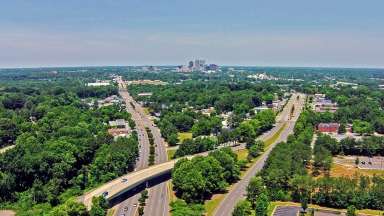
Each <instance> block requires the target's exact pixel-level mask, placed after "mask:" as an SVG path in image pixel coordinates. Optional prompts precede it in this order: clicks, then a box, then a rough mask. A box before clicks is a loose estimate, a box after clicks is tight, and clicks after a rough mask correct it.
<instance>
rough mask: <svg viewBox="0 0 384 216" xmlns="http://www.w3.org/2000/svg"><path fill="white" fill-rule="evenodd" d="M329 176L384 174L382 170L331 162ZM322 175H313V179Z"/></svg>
mask: <svg viewBox="0 0 384 216" xmlns="http://www.w3.org/2000/svg"><path fill="white" fill-rule="evenodd" d="M308 173H312V169H311V168H309V169H308ZM330 174H331V177H354V176H355V175H358V176H361V175H364V176H371V177H372V176H373V175H384V170H369V169H359V168H356V167H355V166H349V165H342V164H338V163H333V164H332V167H331V172H330ZM321 177H324V174H323V173H321V174H320V175H318V176H316V177H314V178H315V179H317V178H321Z"/></svg>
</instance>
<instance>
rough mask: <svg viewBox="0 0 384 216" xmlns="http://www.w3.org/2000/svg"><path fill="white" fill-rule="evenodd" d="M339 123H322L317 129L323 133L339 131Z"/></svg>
mask: <svg viewBox="0 0 384 216" xmlns="http://www.w3.org/2000/svg"><path fill="white" fill-rule="evenodd" d="M339 127H340V124H339V123H320V124H319V125H317V130H318V131H320V132H322V133H337V132H338V131H339Z"/></svg>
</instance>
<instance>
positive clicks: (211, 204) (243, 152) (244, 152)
mask: <svg viewBox="0 0 384 216" xmlns="http://www.w3.org/2000/svg"><path fill="white" fill-rule="evenodd" d="M286 126H287V125H286V124H284V125H283V126H281V127H280V129H279V130H278V131H277V132H276V133H275V134H273V135H272V136H271V137H270V138H269V139H267V140H265V141H264V144H265V149H268V147H269V146H270V145H271V144H272V143H274V142H276V141H277V139H278V138H279V137H280V135H281V132H283V130H284V129H285V127H286ZM235 153H236V154H237V157H238V159H239V160H246V159H247V156H248V149H240V150H237V151H235ZM259 158H260V156H259V157H257V158H255V159H253V160H252V161H250V162H249V163H248V164H247V167H248V168H249V167H251V166H252V165H253V164H254V163H256V162H257V161H258V160H259ZM247 171H248V170H245V171H242V172H241V174H240V176H241V177H242V176H244V175H245V173H246V172H247ZM233 185H234V184H233ZM233 185H231V186H229V188H228V190H227V191H230V190H231V187H233ZM226 194H227V193H222V194H215V195H213V196H212V198H211V199H210V200H207V201H205V203H204V207H205V210H206V211H207V216H211V215H213V212H214V211H215V209H216V208H217V206H219V204H220V202H221V201H222V200H223V199H224V197H225V195H226Z"/></svg>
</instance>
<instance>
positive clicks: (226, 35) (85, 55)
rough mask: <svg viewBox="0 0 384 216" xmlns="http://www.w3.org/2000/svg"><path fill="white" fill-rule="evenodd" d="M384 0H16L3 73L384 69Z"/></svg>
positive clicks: (8, 14) (5, 33)
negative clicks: (135, 68)
mask: <svg viewBox="0 0 384 216" xmlns="http://www.w3.org/2000/svg"><path fill="white" fill-rule="evenodd" d="M383 6H384V3H382V1H378V0H374V1H370V2H369V4H368V3H365V2H359V1H346V0H342V1H338V2H333V1H330V0H326V1H321V2H307V1H303V0H296V1H290V2H279V3H278V4H277V3H276V2H270V1H269V2H268V1H243V2H242V4H239V3H237V4H235V3H233V2H230V1H210V2H204V1H200V0H199V1H196V2H194V3H193V4H186V3H182V2H178V1H159V2H151V3H149V2H143V1H130V2H124V1H113V2H112V1H98V2H97V4H95V3H93V1H81V2H77V1H65V2H50V1H43V0H41V1H35V2H33V3H28V2H25V1H12V2H6V3H3V7H2V8H1V9H0V26H1V29H0V34H1V36H0V49H1V50H2V51H3V52H0V68H10V67H60V66H107V65H122V66H123V65H179V64H184V63H185V62H187V61H188V60H190V59H195V58H201V59H207V60H209V61H210V62H214V63H216V64H219V65H228V66H232V65H233V66H236V65H238V66H289V67H295V66H296V67H351V68H353V67H364V68H382V67H384V63H383V62H382V59H381V56H383V55H384V39H383V38H384V30H383V28H380V26H382V25H383V24H384V15H383V14H382V13H381V12H380V9H381V8H383Z"/></svg>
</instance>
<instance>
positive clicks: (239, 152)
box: [234, 149, 248, 160]
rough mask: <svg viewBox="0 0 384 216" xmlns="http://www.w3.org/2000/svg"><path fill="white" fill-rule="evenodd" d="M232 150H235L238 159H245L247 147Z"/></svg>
mask: <svg viewBox="0 0 384 216" xmlns="http://www.w3.org/2000/svg"><path fill="white" fill-rule="evenodd" d="M234 152H235V154H237V159H238V160H247V156H248V149H239V150H236V151H234Z"/></svg>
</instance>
